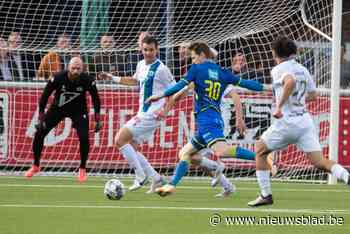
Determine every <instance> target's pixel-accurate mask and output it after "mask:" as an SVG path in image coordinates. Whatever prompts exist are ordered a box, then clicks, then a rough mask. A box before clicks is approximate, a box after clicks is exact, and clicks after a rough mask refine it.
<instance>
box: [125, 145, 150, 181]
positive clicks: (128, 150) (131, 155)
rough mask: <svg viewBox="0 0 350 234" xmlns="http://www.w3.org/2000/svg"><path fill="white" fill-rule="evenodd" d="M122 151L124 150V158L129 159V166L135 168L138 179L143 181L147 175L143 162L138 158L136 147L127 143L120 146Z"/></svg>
mask: <svg viewBox="0 0 350 234" xmlns="http://www.w3.org/2000/svg"><path fill="white" fill-rule="evenodd" d="M119 150H120V152H122V154H123V156H124V158H125V159H126V161H128V163H129V166H130V167H131V168H133V169H134V171H135V175H136V179H137V180H138V181H143V180H144V179H145V177H146V175H145V173H144V171H143V169H142V167H141V164H140V162H139V160H138V157H139V156H138V155H137V153H136V151H135V149H134V148H133V147H132V146H131V145H130V144H125V145H123V146H122V147H120V148H119Z"/></svg>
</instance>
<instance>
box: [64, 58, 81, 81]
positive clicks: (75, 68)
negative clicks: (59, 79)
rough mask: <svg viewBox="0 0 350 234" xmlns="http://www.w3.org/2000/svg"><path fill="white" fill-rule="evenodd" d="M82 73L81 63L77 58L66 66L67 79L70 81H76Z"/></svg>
mask: <svg viewBox="0 0 350 234" xmlns="http://www.w3.org/2000/svg"><path fill="white" fill-rule="evenodd" d="M82 72H83V61H82V60H81V58H79V57H73V58H72V59H71V60H70V61H69V64H68V77H69V79H71V80H75V79H77V78H78V77H79V76H80V74H81V73H82Z"/></svg>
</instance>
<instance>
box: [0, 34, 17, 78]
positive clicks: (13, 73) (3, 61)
mask: <svg viewBox="0 0 350 234" xmlns="http://www.w3.org/2000/svg"><path fill="white" fill-rule="evenodd" d="M13 77H18V68H17V66H16V64H15V63H13V61H11V60H10V56H9V47H8V44H7V42H6V40H5V39H4V38H0V80H6V81H11V80H14V79H13Z"/></svg>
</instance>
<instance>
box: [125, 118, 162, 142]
mask: <svg viewBox="0 0 350 234" xmlns="http://www.w3.org/2000/svg"><path fill="white" fill-rule="evenodd" d="M159 126H160V121H159V120H157V119H155V118H154V117H151V116H134V117H133V118H131V119H130V120H129V121H128V122H127V123H126V124H125V127H126V128H128V129H129V131H130V132H131V134H132V136H133V138H132V139H133V140H134V141H135V142H136V143H138V144H141V143H143V142H145V141H148V140H149V139H150V138H151V137H152V136H153V134H154V132H155V130H156V129H157V128H158V127H159Z"/></svg>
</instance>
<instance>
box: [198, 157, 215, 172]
mask: <svg viewBox="0 0 350 234" xmlns="http://www.w3.org/2000/svg"><path fill="white" fill-rule="evenodd" d="M199 165H200V166H202V167H205V168H208V169H209V170H210V171H215V170H216V168H218V163H217V162H215V161H213V160H210V159H208V158H202V160H201V162H200V164H199Z"/></svg>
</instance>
